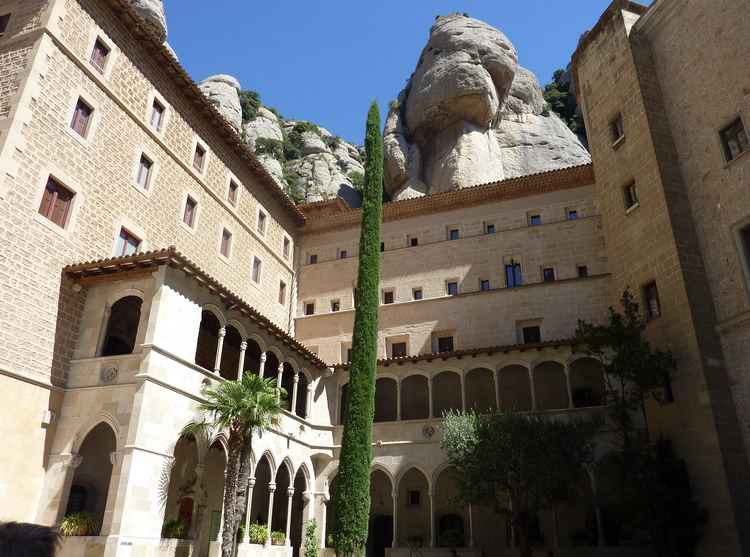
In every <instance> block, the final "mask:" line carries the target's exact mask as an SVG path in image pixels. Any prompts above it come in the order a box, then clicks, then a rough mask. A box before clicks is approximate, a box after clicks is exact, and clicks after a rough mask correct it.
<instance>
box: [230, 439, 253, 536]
mask: <svg viewBox="0 0 750 557" xmlns="http://www.w3.org/2000/svg"><path fill="white" fill-rule="evenodd" d="M252 439H253V437H252V435H245V439H244V444H243V445H242V451H240V467H239V472H238V474H237V490H236V494H237V496H236V499H235V506H234V538H233V540H234V545H235V547H236V545H237V530H239V527H240V524H242V515H243V514H244V512H245V507H246V506H247V501H246V499H247V484H248V480H249V478H250V454H251V453H250V451H251V450H252ZM245 535H246V536H247V532H245Z"/></svg>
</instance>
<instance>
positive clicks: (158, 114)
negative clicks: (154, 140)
mask: <svg viewBox="0 0 750 557" xmlns="http://www.w3.org/2000/svg"><path fill="white" fill-rule="evenodd" d="M163 119H164V107H163V106H162V105H161V103H159V101H157V100H156V99H154V103H153V104H152V105H151V114H149V117H148V123H149V124H150V125H151V127H152V128H154V129H155V130H156V131H161V124H162V120H163Z"/></svg>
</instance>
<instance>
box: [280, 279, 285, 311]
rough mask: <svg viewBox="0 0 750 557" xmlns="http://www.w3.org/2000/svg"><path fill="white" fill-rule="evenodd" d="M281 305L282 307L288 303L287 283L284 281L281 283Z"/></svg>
mask: <svg viewBox="0 0 750 557" xmlns="http://www.w3.org/2000/svg"><path fill="white" fill-rule="evenodd" d="M279 303H280V304H281V305H284V304H285V303H286V283H285V282H284V281H283V280H282V281H281V282H279Z"/></svg>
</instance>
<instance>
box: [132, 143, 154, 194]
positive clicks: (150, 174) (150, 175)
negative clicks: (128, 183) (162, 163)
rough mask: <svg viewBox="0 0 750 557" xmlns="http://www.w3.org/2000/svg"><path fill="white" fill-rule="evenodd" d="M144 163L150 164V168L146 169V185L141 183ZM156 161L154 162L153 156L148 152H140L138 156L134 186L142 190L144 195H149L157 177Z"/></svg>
mask: <svg viewBox="0 0 750 557" xmlns="http://www.w3.org/2000/svg"><path fill="white" fill-rule="evenodd" d="M143 161H146V162H147V163H148V164H149V167H148V168H147V169H146V179H145V182H144V183H141V180H140V178H141V171H142V169H143ZM156 168H157V165H156V161H155V160H154V157H153V155H151V153H147V152H146V151H140V153H139V155H138V156H136V163H135V175H134V176H133V185H134V186H135V187H136V189H138V190H140V191H141V192H142V193H149V192H150V191H151V186H152V184H153V182H154V176H155V175H156Z"/></svg>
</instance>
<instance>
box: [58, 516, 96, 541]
mask: <svg viewBox="0 0 750 557" xmlns="http://www.w3.org/2000/svg"><path fill="white" fill-rule="evenodd" d="M60 532H61V533H62V535H63V536H88V535H89V534H92V535H93V533H94V532H96V521H95V520H94V515H92V514H91V513H87V512H79V513H73V514H69V515H68V516H66V517H65V518H63V521H62V524H61V525H60Z"/></svg>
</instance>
